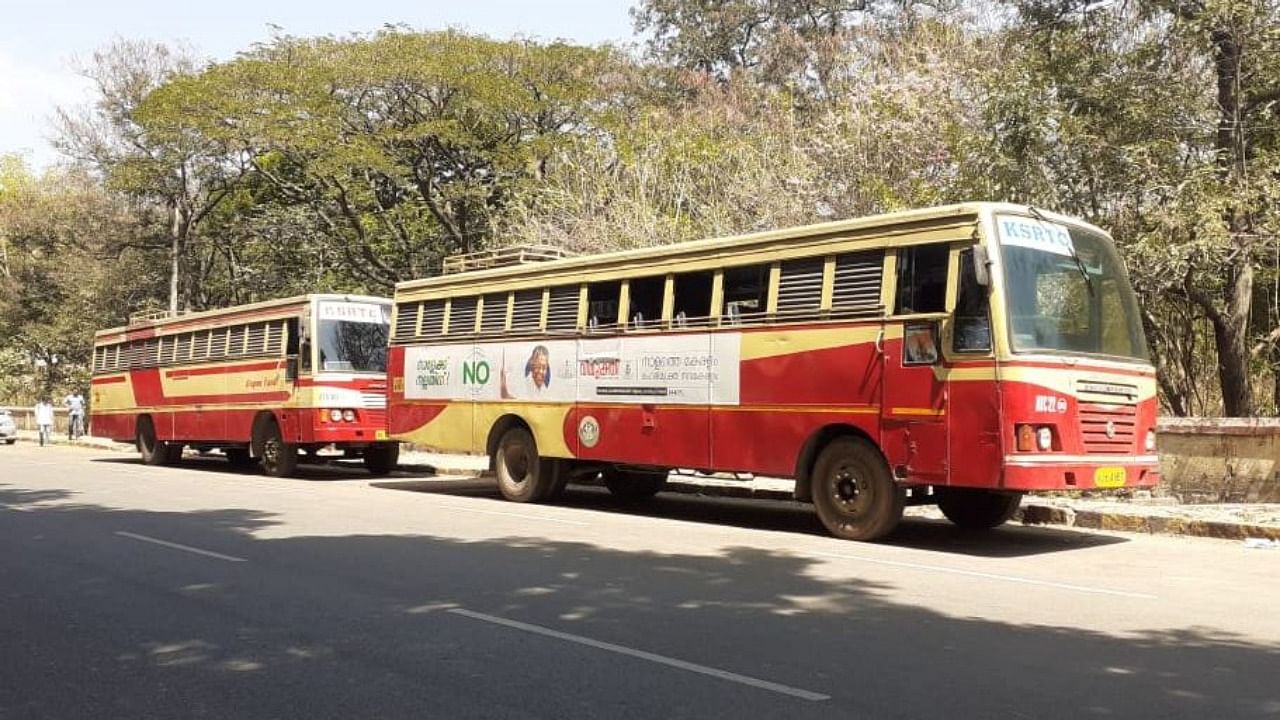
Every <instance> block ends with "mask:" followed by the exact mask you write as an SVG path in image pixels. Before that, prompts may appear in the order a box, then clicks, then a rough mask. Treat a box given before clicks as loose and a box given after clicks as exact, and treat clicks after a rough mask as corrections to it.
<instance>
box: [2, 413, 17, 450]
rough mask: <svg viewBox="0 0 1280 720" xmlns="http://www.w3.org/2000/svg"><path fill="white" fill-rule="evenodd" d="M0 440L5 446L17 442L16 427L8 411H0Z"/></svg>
mask: <svg viewBox="0 0 1280 720" xmlns="http://www.w3.org/2000/svg"><path fill="white" fill-rule="evenodd" d="M0 440H4V443H5V444H6V445H12V444H14V443H15V442H17V441H18V426H17V425H16V424H15V423H14V422H13V415H11V414H10V413H9V411H8V410H0Z"/></svg>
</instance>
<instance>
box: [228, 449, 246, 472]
mask: <svg viewBox="0 0 1280 720" xmlns="http://www.w3.org/2000/svg"><path fill="white" fill-rule="evenodd" d="M222 454H223V455H226V456H227V462H229V463H231V467H233V468H241V469H243V468H248V467H253V455H252V454H250V453H249V448H226V449H225V450H223V451H222Z"/></svg>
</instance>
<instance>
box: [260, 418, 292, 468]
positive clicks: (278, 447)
mask: <svg viewBox="0 0 1280 720" xmlns="http://www.w3.org/2000/svg"><path fill="white" fill-rule="evenodd" d="M258 454H259V456H260V457H261V458H262V469H263V471H264V472H266V473H267V474H268V475H270V476H271V477H279V478H283V477H292V476H293V474H294V472H295V471H297V469H298V446H297V445H293V444H290V443H287V442H285V441H284V435H283V434H281V432H280V426H279V425H277V424H276V423H274V422H268V423H267V424H266V426H265V427H264V428H263V433H262V440H261V451H260V452H259V453H258Z"/></svg>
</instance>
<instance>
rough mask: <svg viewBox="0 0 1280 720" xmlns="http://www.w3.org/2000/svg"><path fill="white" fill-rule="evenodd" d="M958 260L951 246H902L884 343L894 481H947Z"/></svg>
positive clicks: (884, 423)
mask: <svg viewBox="0 0 1280 720" xmlns="http://www.w3.org/2000/svg"><path fill="white" fill-rule="evenodd" d="M953 262H954V259H953V254H952V252H951V246H950V245H949V244H948V243H931V244H927V245H911V246H907V247H903V248H899V249H898V251H897V257H896V262H895V285H894V297H893V310H892V313H891V317H890V318H889V319H888V320H887V321H886V323H885V332H884V334H883V340H882V341H881V357H882V358H883V362H884V373H883V378H884V379H883V382H882V385H881V387H882V391H881V401H880V447H881V449H882V450H883V451H884V453H885V459H886V460H888V462H889V467H890V469H891V470H892V471H893V474H894V477H896V478H898V479H902V480H906V479H910V480H912V481H913V482H917V483H934V484H937V483H945V482H946V478H947V464H948V459H949V455H950V454H949V452H948V450H949V449H948V442H947V417H946V416H947V381H946V374H945V373H944V372H943V368H942V330H943V324H944V323H943V321H944V320H945V319H946V317H947V315H946V309H947V288H948V280H949V277H950V275H951V273H952V267H953Z"/></svg>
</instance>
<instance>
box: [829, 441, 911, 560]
mask: <svg viewBox="0 0 1280 720" xmlns="http://www.w3.org/2000/svg"><path fill="white" fill-rule="evenodd" d="M811 482H812V488H813V505H814V508H815V509H816V510H817V511H818V519H820V520H821V521H822V524H823V525H824V526H826V528H827V531H828V532H830V533H831V534H832V535H835V536H836V537H838V538H843V539H845V540H879V539H880V538H882V537H884V536H886V535H888V534H889V533H891V532H893V529H894V528H896V527H897V526H898V522H899V521H900V520H902V508H903V506H904V505H905V504H906V492H905V491H903V489H902V488H900V487H898V485H897V483H895V482H894V481H893V476H892V475H890V474H889V466H888V465H887V464H885V461H884V458H883V457H881V455H880V451H879V450H877V449H876V447H875V446H874V445H872V444H871V443H869V442H867V441H866V440H864V439H862V438H855V437H840V438H836V439H835V440H832V441H831V442H830V443H829V444H828V445H827V446H826V447H825V448H823V450H822V453H821V454H820V455H818V461H817V463H815V464H814V466H813V476H812V479H811Z"/></svg>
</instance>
